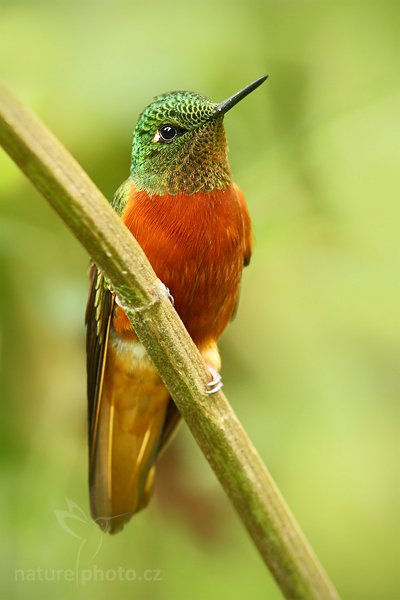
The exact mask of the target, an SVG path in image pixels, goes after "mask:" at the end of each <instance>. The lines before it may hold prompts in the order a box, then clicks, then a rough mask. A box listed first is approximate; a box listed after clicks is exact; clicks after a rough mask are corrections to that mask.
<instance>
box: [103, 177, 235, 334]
mask: <svg viewBox="0 0 400 600" xmlns="http://www.w3.org/2000/svg"><path fill="white" fill-rule="evenodd" d="M132 196H133V197H131V199H130V201H129V202H128V205H127V208H126V209H125V211H124V213H123V215H122V218H123V221H124V222H125V224H126V225H127V227H128V228H129V229H130V231H131V232H132V233H133V235H135V237H136V239H137V241H138V242H139V244H140V245H141V247H142V248H143V250H144V252H145V254H146V256H147V258H148V259H149V261H150V263H151V265H152V267H153V269H154V271H155V272H156V274H157V276H158V277H159V279H160V280H161V281H162V282H163V283H164V284H165V285H166V286H167V287H168V288H169V290H170V293H171V294H172V296H173V297H174V306H175V308H176V310H177V312H178V314H179V316H180V317H181V319H182V321H183V323H184V324H185V326H186V328H187V330H188V331H189V333H190V335H191V337H192V338H193V340H194V341H195V342H196V343H197V344H198V345H200V344H204V343H207V342H208V341H214V340H217V339H218V338H219V336H220V335H221V333H222V331H223V330H224V329H225V327H226V325H227V323H228V322H229V320H230V318H231V316H232V313H233V310H234V308H235V304H236V300H237V296H238V291H239V286H240V278H241V272H242V268H243V255H244V233H243V222H242V217H241V213H240V208H239V205H238V203H237V199H236V196H235V192H234V190H233V188H229V190H226V191H223V192H212V193H211V194H193V195H191V196H187V197H184V196H179V195H177V196H155V197H153V198H151V199H150V198H149V197H148V196H147V194H145V193H144V192H136V191H135V192H134V194H133V195H132ZM113 324H114V327H115V329H116V330H117V331H121V332H122V331H125V332H126V334H128V332H129V331H131V328H130V325H129V321H128V319H127V318H126V316H125V314H124V313H123V311H122V309H120V308H119V307H117V308H116V311H115V314H114V321H113ZM128 335H129V334H128Z"/></svg>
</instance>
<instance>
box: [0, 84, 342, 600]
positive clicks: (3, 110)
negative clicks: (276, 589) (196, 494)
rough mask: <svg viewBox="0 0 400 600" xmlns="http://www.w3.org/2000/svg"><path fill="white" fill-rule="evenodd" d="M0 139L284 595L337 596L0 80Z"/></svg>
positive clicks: (113, 241)
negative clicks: (114, 313) (119, 311)
mask: <svg viewBox="0 0 400 600" xmlns="http://www.w3.org/2000/svg"><path fill="white" fill-rule="evenodd" d="M0 143H1V144H2V146H3V147H4V149H5V150H6V151H7V152H8V153H9V155H10V156H11V157H12V158H13V160H14V161H15V162H16V163H17V165H18V166H19V167H20V169H21V170H22V171H23V172H24V173H25V175H26V176H27V177H28V178H29V179H30V180H31V182H32V183H33V185H34V186H35V187H36V188H37V189H38V190H39V191H40V192H41V193H42V194H43V196H44V197H45V198H46V199H47V200H48V201H49V203H50V204H51V205H52V207H53V208H54V209H55V210H56V211H57V213H58V214H59V215H60V217H61V218H62V219H63V221H64V222H65V223H66V225H67V226H68V227H69V228H70V229H71V231H72V232H73V234H74V235H75V236H76V237H77V238H78V240H79V241H80V242H81V244H82V245H83V246H84V247H85V248H86V250H87V251H88V253H89V254H90V256H91V257H92V259H93V260H94V261H95V262H96V264H97V265H98V266H99V268H100V269H102V271H103V272H104V273H105V275H106V276H107V277H108V278H109V280H110V281H111V283H112V286H113V289H114V291H115V292H116V293H117V294H118V296H119V299H120V301H121V302H122V303H123V306H124V309H125V310H126V312H127V314H128V316H129V318H130V320H131V322H132V325H133V327H134V329H135V331H136V333H137V334H138V336H139V338H140V340H141V342H142V343H143V345H144V346H145V348H146V350H147V352H148V354H149V355H150V357H151V358H152V360H153V362H154V364H155V365H156V367H157V369H158V370H159V372H160V375H161V377H162V379H163V381H164V382H165V385H166V386H167V388H168V389H169V391H170V393H171V395H172V397H173V398H174V401H175V402H176V405H177V406H178V408H179V410H180V412H181V414H182V415H183V417H184V419H185V420H186V422H187V424H188V425H189V427H190V429H191V431H192V434H193V436H194V438H195V439H196V441H197V443H198V444H199V446H200V448H201V450H202V451H203V453H204V455H205V457H206V459H207V460H208V462H209V463H210V465H211V467H212V468H213V470H214V471H215V473H216V475H217V477H218V479H219V480H220V482H221V484H222V486H223V488H224V490H225V491H226V493H227V494H228V496H229V498H230V499H231V501H232V503H233V504H234V506H235V508H236V510H237V512H238V514H239V516H240V518H241V520H242V521H243V523H244V525H245V526H246V528H247V530H248V532H249V534H250V536H251V537H252V539H253V541H254V543H255V544H256V546H257V548H258V550H259V552H260V554H261V555H262V557H263V559H264V560H265V562H266V564H267V565H268V566H269V568H270V570H271V572H272V574H273V575H274V577H275V579H276V581H277V583H278V585H279V586H280V588H281V590H282V592H283V594H284V595H285V597H286V598H291V599H310V600H311V599H321V600H322V599H324V600H326V599H332V600H333V599H338V594H337V592H336V591H335V589H334V587H333V585H332V584H331V582H330V581H329V579H328V577H327V575H326V574H325V572H324V570H323V568H322V567H321V565H320V563H319V561H318V559H317V557H316V556H315V554H314V552H313V550H312V548H311V547H310V545H309V543H308V542H307V540H306V538H305V536H304V535H303V533H302V532H301V530H300V528H299V526H298V525H297V523H296V521H295V519H294V517H293V516H292V514H291V512H290V510H289V508H288V507H287V505H286V503H285V501H284V499H283V498H282V496H281V494H280V492H279V490H278V488H277V486H276V484H275V483H274V481H273V479H272V478H271V476H270V474H269V473H268V471H267V469H266V467H265V466H264V464H263V462H262V461H261V459H260V457H259V455H258V454H257V451H256V450H255V448H254V446H253V445H252V443H251V441H250V439H249V438H248V436H247V434H246V432H245V431H244V429H243V427H242V426H241V424H240V422H239V421H238V419H237V417H236V415H235V414H234V412H233V410H232V408H231V407H230V405H229V403H228V401H227V399H226V398H225V396H224V394H223V393H222V392H218V393H217V394H215V395H213V396H212V398H210V397H209V396H208V395H206V393H205V384H206V382H207V381H209V377H210V375H209V372H208V370H207V368H206V366H205V364H204V362H203V360H202V358H201V356H200V354H199V352H198V350H197V348H196V346H195V345H194V344H193V342H192V340H191V338H190V337H189V335H188V333H187V331H186V329H185V328H184V326H183V324H182V322H181V321H180V319H179V317H178V315H177V314H176V312H175V310H174V309H173V307H172V306H171V303H170V302H169V300H168V299H167V298H166V296H165V294H164V293H163V289H162V286H161V285H160V282H159V280H158V279H157V277H156V275H155V273H154V272H153V270H152V268H151V266H150V264H149V262H148V261H147V259H146V257H145V255H144V254H143V252H142V250H141V248H140V247H139V245H138V244H137V242H136V240H135V239H134V238H133V237H132V235H131V234H130V233H129V232H128V230H127V229H126V228H125V227H124V226H123V224H122V222H121V221H120V219H119V218H118V217H117V215H116V214H115V213H114V211H113V210H112V208H111V207H110V205H109V204H108V202H107V201H106V199H105V198H104V196H103V195H102V194H101V193H100V192H99V190H98V189H97V188H96V186H95V185H94V184H93V182H92V181H91V180H90V179H89V177H88V176H87V175H86V173H85V172H84V171H83V170H82V169H81V167H80V166H79V165H78V164H77V162H76V161H75V160H74V159H73V158H72V157H71V155H70V154H69V153H68V152H67V151H66V150H65V148H64V147H63V146H62V145H61V144H60V143H59V142H58V140H57V139H56V138H55V137H54V136H53V135H52V134H51V133H50V132H49V131H48V130H47V129H46V127H45V126H44V125H43V124H42V123H41V122H40V121H39V120H38V119H37V118H36V117H35V116H34V115H33V114H32V113H31V112H30V111H29V110H28V109H26V108H25V107H23V106H22V105H21V104H20V103H19V102H18V101H17V100H16V99H15V98H14V97H13V96H12V95H11V94H10V92H9V91H8V90H7V89H5V88H4V87H1V86H0Z"/></svg>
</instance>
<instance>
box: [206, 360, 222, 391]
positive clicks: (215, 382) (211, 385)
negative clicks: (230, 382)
mask: <svg viewBox="0 0 400 600" xmlns="http://www.w3.org/2000/svg"><path fill="white" fill-rule="evenodd" d="M207 367H208V370H209V371H210V373H211V375H212V380H211V381H209V382H208V383H206V394H208V395H209V396H211V395H212V394H216V393H217V392H219V390H220V389H221V388H222V386H223V385H224V384H223V383H222V379H221V375H220V374H219V373H218V371H217V369H214V367H210V365H207Z"/></svg>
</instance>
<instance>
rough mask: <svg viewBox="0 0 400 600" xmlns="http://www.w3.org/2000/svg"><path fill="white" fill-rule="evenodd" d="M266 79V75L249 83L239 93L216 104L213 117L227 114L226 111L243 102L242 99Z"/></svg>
mask: <svg viewBox="0 0 400 600" xmlns="http://www.w3.org/2000/svg"><path fill="white" fill-rule="evenodd" d="M266 79H268V75H264V76H263V77H260V78H259V79H256V80H255V81H253V83H250V84H249V85H247V86H246V87H245V88H243V89H242V90H240V92H236V94H233V96H231V97H230V98H227V99H226V100H224V101H223V102H221V103H220V104H218V106H217V107H216V109H215V115H216V116H219V115H224V114H225V113H226V112H228V110H231V108H233V107H234V106H235V104H237V103H238V102H240V101H241V100H243V98H245V97H246V96H247V95H248V94H250V93H251V92H253V91H254V90H255V89H256V88H258V86H259V85H261V84H262V83H263V82H264V81H265V80H266Z"/></svg>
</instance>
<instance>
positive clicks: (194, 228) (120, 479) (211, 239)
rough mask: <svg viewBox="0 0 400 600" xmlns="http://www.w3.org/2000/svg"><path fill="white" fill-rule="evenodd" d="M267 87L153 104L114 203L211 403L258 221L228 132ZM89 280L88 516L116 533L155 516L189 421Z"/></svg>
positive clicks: (95, 278) (99, 280) (101, 287)
mask: <svg viewBox="0 0 400 600" xmlns="http://www.w3.org/2000/svg"><path fill="white" fill-rule="evenodd" d="M267 77H268V75H265V76H263V77H260V78H259V79H257V80H256V81H254V82H253V83H251V84H250V85H248V86H246V87H245V88H243V89H242V90H240V91H239V92H237V93H236V94H234V95H233V96H231V97H229V98H228V99H227V100H224V101H223V102H220V103H215V102H212V101H211V100H209V99H208V98H205V97H203V96H201V95H199V94H197V93H195V92H189V91H174V92H168V93H165V94H162V95H160V96H156V97H155V98H154V100H153V101H152V102H151V104H149V105H148V106H147V107H146V108H145V110H144V111H143V112H142V113H141V115H140V116H139V119H138V122H137V124H136V127H135V130H134V134H133V144H132V162H131V169H130V175H129V177H128V179H127V180H126V181H125V182H124V183H122V185H121V186H120V187H119V188H118V190H117V192H116V193H115V195H114V198H113V201H112V206H113V208H114V210H115V211H116V212H117V214H118V215H119V216H120V218H121V219H122V222H123V223H124V224H125V226H126V227H127V228H128V229H129V231H130V232H131V233H132V235H133V236H134V237H135V238H136V240H137V241H138V243H139V244H140V245H141V247H142V249H143V251H144V253H145V254H146V256H147V258H148V259H149V261H150V263H151V265H152V267H153V269H154V271H155V273H156V275H157V277H158V278H159V279H160V281H161V282H162V283H163V284H164V286H165V289H166V293H168V295H169V297H170V299H171V301H172V302H173V303H174V307H175V309H176V311H177V312H178V315H179V316H180V318H181V320H182V321H183V323H184V325H185V327H186V329H187V330H188V332H189V334H190V336H191V337H192V339H193V341H194V342H195V344H196V345H197V347H198V349H199V351H200V353H201V355H202V357H203V358H204V361H205V363H206V364H207V366H208V368H209V370H210V382H209V383H208V384H207V386H206V388H205V390H204V392H205V393H207V394H210V395H211V394H213V393H216V392H217V391H218V390H219V389H220V388H221V387H222V381H221V376H220V375H219V371H220V368H221V359H220V355H219V352H218V346H217V342H218V339H219V337H220V336H221V334H222V332H223V331H224V329H225V327H226V326H227V324H228V323H229V321H230V320H231V319H232V318H233V316H234V314H235V311H236V307H237V304H238V300H239V291H240V281H241V275H242V270H243V267H245V266H246V265H248V264H249V262H250V258H251V253H252V229H251V222H250V217H249V213H248V210H247V206H246V202H245V200H244V197H243V195H242V193H241V191H240V189H239V187H238V186H237V185H236V184H235V183H234V182H233V180H232V176H231V170H230V166H229V161H228V150H227V142H226V135H225V130H224V125H223V120H224V116H225V114H226V113H227V112H228V111H229V110H230V109H231V108H233V107H234V106H235V105H236V104H237V103H238V102H240V101H241V100H242V99H243V98H245V97H246V96H247V95H248V94H250V93H251V92H252V91H253V90H255V89H256V88H257V87H258V86H260V85H261V84H262V83H263V82H264V81H265V80H266V79H267ZM89 279H90V289H89V298H88V303H87V309H86V327H87V342H86V350H87V376H88V378H87V391H88V417H89V488H90V505H91V513H92V517H93V518H94V520H95V521H96V522H97V523H98V524H99V525H100V527H101V528H102V529H103V530H105V531H107V532H109V533H116V532H117V531H119V530H121V529H122V527H123V526H124V524H125V523H126V522H127V521H128V520H129V519H130V518H131V516H132V515H133V514H135V513H136V512H138V511H140V510H141V509H143V508H144V507H145V506H146V505H147V504H148V502H149V499H150V497H151V493H152V490H153V486H154V473H155V463H156V461H157V459H158V458H159V457H160V455H161V454H162V453H163V451H164V450H165V448H166V446H167V444H168V442H169V441H170V439H171V437H172V436H173V434H174V432H175V431H176V429H177V427H178V425H179V423H180V421H181V416H180V413H179V411H178V409H177V407H176V406H175V404H174V402H173V400H172V398H171V397H170V395H169V393H168V390H167V388H166V387H165V386H164V384H163V382H162V380H161V378H160V376H159V374H158V372H157V370H156V368H155V367H154V365H153V363H152V361H151V359H150V358H149V356H148V354H147V352H146V350H145V348H144V347H143V345H142V344H141V342H140V341H139V339H138V337H137V336H136V334H135V331H134V330H133V328H132V325H131V323H130V321H129V319H128V318H127V316H126V314H125V313H124V311H123V309H122V307H121V306H120V304H119V301H118V298H117V297H116V296H115V294H114V293H113V291H112V290H111V288H110V286H109V284H108V282H107V281H106V278H105V276H104V275H103V273H102V272H101V271H100V270H99V269H98V268H97V266H96V265H95V264H92V265H91V267H90V274H89Z"/></svg>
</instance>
